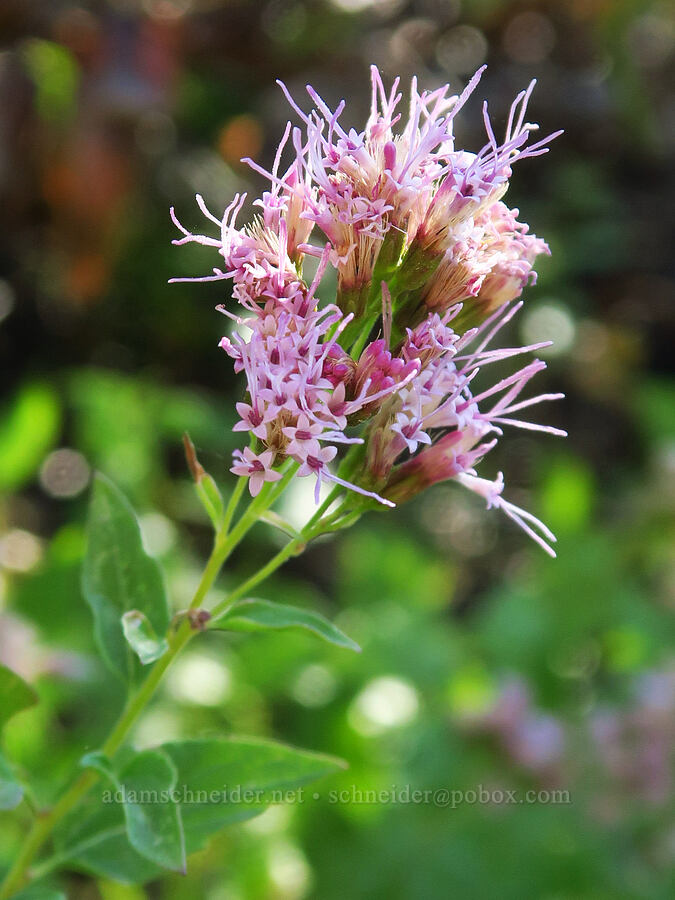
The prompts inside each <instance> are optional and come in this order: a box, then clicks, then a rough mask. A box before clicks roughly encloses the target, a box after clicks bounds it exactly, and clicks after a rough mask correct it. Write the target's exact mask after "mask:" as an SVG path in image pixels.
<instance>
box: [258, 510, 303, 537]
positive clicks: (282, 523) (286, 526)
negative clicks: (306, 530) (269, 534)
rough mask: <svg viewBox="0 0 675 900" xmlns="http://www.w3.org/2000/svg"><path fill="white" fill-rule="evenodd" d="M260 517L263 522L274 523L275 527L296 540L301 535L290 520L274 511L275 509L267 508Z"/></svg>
mask: <svg viewBox="0 0 675 900" xmlns="http://www.w3.org/2000/svg"><path fill="white" fill-rule="evenodd" d="M258 518H259V519H260V521H261V522H267V524H268V525H272V526H273V527H274V528H278V529H279V531H283V533H284V534H287V535H288V536H289V537H291V538H293V539H294V540H297V539H298V538H299V537H300V532H299V531H298V529H297V528H294V527H293V525H291V523H290V522H288V521H286V519H284V518H283V517H282V516H280V515H279V513H276V512H274V510H273V509H267V510H265V512H263V513H261V514H260V516H259V517H258Z"/></svg>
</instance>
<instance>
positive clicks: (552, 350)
mask: <svg viewBox="0 0 675 900" xmlns="http://www.w3.org/2000/svg"><path fill="white" fill-rule="evenodd" d="M576 331H577V330H576V325H575V322H574V319H573V318H572V314H571V313H570V311H569V310H568V309H567V307H565V306H563V305H562V303H557V302H549V303H542V304H540V305H538V306H537V307H535V308H534V309H531V310H528V311H527V313H526V314H525V317H524V319H523V325H522V333H523V340H524V342H525V343H526V344H536V343H538V342H539V341H553V344H552V345H551V346H550V347H545V348H544V349H543V350H538V351H537V353H539V354H541V355H542V356H562V355H563V354H565V353H567V352H568V351H569V350H570V349H571V348H572V345H573V344H574V339H575V337H576Z"/></svg>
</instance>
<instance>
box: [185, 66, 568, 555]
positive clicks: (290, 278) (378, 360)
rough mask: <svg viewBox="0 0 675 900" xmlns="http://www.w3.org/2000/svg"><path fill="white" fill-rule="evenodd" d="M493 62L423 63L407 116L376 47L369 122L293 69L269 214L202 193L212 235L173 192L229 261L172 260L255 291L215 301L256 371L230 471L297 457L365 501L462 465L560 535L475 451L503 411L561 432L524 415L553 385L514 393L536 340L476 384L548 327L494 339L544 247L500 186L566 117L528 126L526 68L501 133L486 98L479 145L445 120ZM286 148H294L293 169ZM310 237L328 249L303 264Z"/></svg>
mask: <svg viewBox="0 0 675 900" xmlns="http://www.w3.org/2000/svg"><path fill="white" fill-rule="evenodd" d="M481 74H482V70H480V71H479V72H477V73H476V75H475V76H474V77H473V78H472V79H471V81H470V83H469V85H468V86H467V87H466V89H465V90H464V91H463V92H462V94H461V95H460V96H451V95H449V88H448V86H447V85H446V86H445V87H444V88H441V89H439V90H435V91H425V92H422V93H420V92H418V89H417V85H416V82H415V81H414V80H413V84H412V88H411V98H410V112H409V117H408V121H407V123H406V125H405V127H404V128H403V129H402V130H401V131H400V132H399V133H398V134H396V133H394V127H395V125H396V124H397V123H398V122H399V120H400V118H401V116H400V113H399V112H398V107H399V104H400V101H401V94H400V93H398V79H396V80H395V82H394V85H393V87H392V89H391V91H390V92H389V93H387V92H386V91H385V88H384V85H383V83H382V79H381V77H380V74H379V72H378V71H377V69H376V68H374V67H373V69H372V106H371V114H370V117H369V119H368V122H367V124H366V127H365V129H364V131H362V132H356V131H355V130H353V129H351V130H345V129H344V128H343V127H342V126H341V124H340V121H339V120H340V116H341V113H342V111H343V108H344V105H345V104H344V101H343V102H342V103H340V104H339V106H338V107H337V109H336V110H335V111H331V110H330V109H329V108H328V106H327V105H326V104H325V103H324V101H323V100H322V99H321V97H319V96H318V94H317V93H316V92H315V91H314V90H313V89H312V88H310V87H308V88H307V90H308V93H309V95H310V98H311V99H312V100H313V102H314V108H313V109H312V110H311V111H310V112H309V113H305V112H304V111H303V110H302V109H301V108H300V107H299V106H298V105H296V103H295V101H294V100H293V99H292V97H291V96H290V94H289V93H288V91H287V89H286V88H285V86H284V85H282V89H283V90H284V93H285V94H286V97H287V99H288V100H289V102H290V104H291V106H292V108H293V109H294V111H295V112H296V114H297V115H298V116H299V118H300V121H301V123H302V127H292V126H291V123H289V124H288V126H287V128H286V130H285V133H284V136H283V138H282V141H281V143H280V145H279V148H278V151H277V154H276V157H275V160H274V165H273V167H272V170H271V171H270V172H266V171H265V170H263V169H261V168H260V166H258V165H257V164H256V163H253V162H252V161H250V160H247V162H249V163H250V165H251V166H252V167H253V168H254V169H255V170H256V171H258V172H261V173H262V174H264V175H265V177H266V178H267V179H268V180H269V182H270V189H269V190H268V191H266V192H265V193H264V194H263V196H262V198H261V199H259V200H257V201H255V205H256V206H258V207H260V208H261V210H262V212H261V215H260V216H259V217H257V218H255V219H254V221H253V223H252V224H251V225H249V226H245V227H243V228H238V227H237V226H236V218H237V214H238V213H239V211H240V210H241V207H242V205H243V203H244V201H245V196H241V197H240V196H238V195H237V196H236V197H235V199H234V201H233V203H232V204H231V205H230V206H229V207H228V208H227V210H226V211H225V214H224V215H223V217H222V219H220V218H217V217H215V216H213V215H212V214H211V213H210V212H209V210H208V209H207V207H206V205H205V203H204V201H203V200H202V198H201V197H197V202H198V204H199V206H200V209H201V210H202V212H203V213H204V215H205V216H206V217H207V218H208V219H209V220H210V221H212V222H213V223H214V225H216V226H217V228H218V235H217V236H216V237H209V236H207V235H200V234H193V233H192V232H190V231H188V230H187V229H186V228H184V227H183V226H182V225H181V224H180V222H179V221H178V219H177V218H176V216H175V214H174V212H173V210H172V211H171V213H172V217H173V219H174V222H175V223H176V225H177V227H178V228H179V229H180V231H181V232H182V235H183V236H182V237H181V238H179V239H177V240H176V241H175V242H174V243H177V244H183V243H187V242H196V243H199V244H202V245H205V246H210V247H213V248H215V249H216V250H217V251H218V252H219V254H220V255H221V257H222V259H223V261H224V262H223V264H221V267H219V268H215V269H214V270H213V274H212V275H208V276H205V277H202V278H196V279H174V280H175V281H180V280H196V281H209V280H223V279H228V280H230V281H231V282H232V294H233V296H234V298H235V300H236V301H238V303H239V305H240V307H241V308H242V309H243V310H244V311H245V313H242V314H236V313H233V312H230V311H228V310H226V309H225V308H224V307H219V309H221V311H222V312H224V313H225V314H226V315H227V316H229V317H230V318H231V319H233V320H234V322H235V329H234V331H233V334H232V336H231V337H229V338H223V340H222V341H221V347H222V348H223V349H224V350H225V351H226V352H227V353H228V354H229V356H230V357H231V358H232V359H233V360H234V367H235V371H237V372H244V373H245V375H246V383H247V398H246V402H242V403H238V404H237V412H238V414H239V416H240V421H239V422H238V423H237V425H236V426H235V430H236V431H246V432H248V433H249V434H250V437H251V446H250V447H247V448H246V449H244V450H243V451H235V464H234V466H233V468H232V471H233V472H234V473H235V474H237V475H240V476H243V477H248V479H249V488H250V491H251V493H252V494H253V495H255V494H257V493H258V492H259V491H260V490H261V488H262V486H263V484H264V482H266V481H275V480H278V479H279V478H280V472H279V466H280V465H281V463H283V461H284V460H286V459H288V458H291V459H292V460H294V461H295V463H296V464H297V467H298V468H297V475H298V476H299V477H303V476H307V475H312V476H314V477H315V479H316V496H317V499H318V496H319V490H320V486H321V483H322V481H324V480H326V481H332V482H334V483H337V484H339V485H341V486H342V487H343V488H344V489H345V491H353V492H355V493H356V494H358V495H361V499H360V500H359V499H358V498H357V497H354V504H355V506H358V505H359V504H361V505H363V504H366V505H367V504H368V503H370V502H371V501H378V502H380V503H383V504H385V505H389V506H393V505H394V504H395V502H400V501H403V500H406V499H408V498H409V497H411V496H413V495H414V494H416V493H418V492H419V491H420V490H423V489H424V488H425V487H427V486H429V485H430V484H433V483H435V482H438V481H442V480H446V479H455V480H456V481H458V482H459V483H460V484H462V485H464V486H465V487H468V488H469V489H471V490H473V491H475V492H476V493H478V494H479V495H480V496H482V497H483V498H484V499H485V500H486V501H487V504H488V506H498V507H500V508H501V509H503V510H504V512H505V513H506V514H507V515H508V516H510V517H511V518H512V519H514V520H515V521H516V522H517V523H518V524H519V525H520V526H521V527H522V528H523V529H524V530H525V531H526V532H527V533H528V534H530V535H531V536H532V537H533V538H534V539H535V540H536V541H537V542H538V543H539V544H541V545H542V546H543V547H544V548H545V549H546V550H547V552H549V553H551V554H553V551H552V550H551V548H550V546H549V544H548V543H547V541H552V540H555V538H554V537H553V535H552V534H551V533H550V532H549V531H548V529H547V528H546V527H545V526H544V525H543V524H542V523H541V522H539V521H538V520H537V519H535V518H534V516H532V515H531V514H529V513H527V512H525V511H524V510H522V509H519V508H518V507H516V506H514V505H513V504H511V503H509V502H507V501H506V500H504V499H503V498H502V496H501V494H502V490H503V481H502V478H501V475H499V476H498V478H497V479H496V480H494V481H488V480H485V479H483V478H479V477H478V475H477V473H476V469H475V467H476V465H477V464H478V463H479V462H480V460H481V459H482V458H483V457H484V456H485V454H486V453H487V452H488V451H489V450H490V449H491V448H492V447H493V446H494V445H495V443H496V442H497V439H498V438H499V437H500V436H501V434H502V426H503V425H505V424H509V425H514V426H516V427H520V428H529V429H535V430H545V431H549V432H552V433H563V432H559V431H558V430H557V429H553V428H545V427H544V426H539V425H535V424H532V423H529V422H524V421H521V420H519V419H514V418H513V415H514V414H515V413H517V412H518V411H519V410H522V409H524V408H526V407H529V406H531V405H533V404H535V403H538V402H540V401H542V400H549V399H555V398H557V397H559V396H561V395H559V394H555V395H553V394H549V395H547V394H542V395H539V396H535V397H532V398H530V399H528V400H522V401H517V400H516V398H517V397H518V395H519V394H520V392H521V390H522V389H523V388H524V387H525V385H526V384H527V383H528V382H529V380H530V379H531V378H532V377H533V376H534V375H535V374H536V373H537V372H539V371H540V370H541V369H543V368H544V367H545V366H544V363H543V362H540V361H539V360H535V361H534V362H530V363H529V364H527V365H524V366H522V367H521V368H520V369H518V371H516V372H515V373H514V374H512V375H510V376H508V377H506V378H502V379H501V380H499V381H498V382H497V383H495V384H493V385H492V386H491V387H488V388H484V389H482V390H480V391H479V392H477V393H475V394H474V393H472V388H471V384H472V382H473V379H474V377H475V376H476V375H477V374H478V372H479V370H481V369H484V368H485V367H487V366H489V365H490V364H491V363H495V362H497V361H500V360H504V359H508V358H510V357H515V356H518V355H519V354H522V353H526V352H529V351H532V350H536V349H538V347H541V346H544V345H537V346H533V347H520V348H509V349H492V348H491V347H490V344H491V342H492V341H493V339H494V338H495V336H496V335H497V334H498V333H499V332H500V330H501V329H502V327H503V326H504V325H505V324H506V323H507V322H508V321H509V320H510V319H511V318H512V316H513V315H514V314H515V313H516V311H517V310H518V309H519V308H520V306H521V303H513V301H515V300H516V299H517V298H518V297H519V296H520V294H521V292H522V290H523V288H524V286H525V285H526V284H527V283H528V282H531V281H533V280H534V272H533V269H532V267H533V263H534V260H535V258H536V256H537V255H538V254H540V253H546V252H548V248H547V246H546V244H545V243H544V242H543V241H542V240H540V239H539V238H536V237H534V236H532V235H530V234H529V233H528V229H527V226H526V225H524V224H521V223H519V222H518V221H517V218H516V217H517V215H518V211H517V210H510V209H509V208H508V207H507V206H505V205H504V203H502V202H501V198H502V197H503V195H504V193H505V192H506V189H507V187H508V180H509V178H510V176H511V167H512V165H513V163H514V162H515V161H516V160H517V159H522V158H524V157H527V156H536V155H539V154H541V153H544V152H546V150H547V146H546V145H547V144H548V142H549V141H550V140H551V139H552V138H553V137H555V135H550V136H548V137H547V138H544V139H543V140H540V141H538V142H535V143H531V142H530V136H531V133H532V132H533V131H534V130H535V126H534V125H531V124H528V123H526V122H525V114H526V109H527V103H528V100H529V97H530V94H531V92H532V88H533V84H531V85H530V86H529V87H528V89H527V90H526V91H523V92H521V94H519V95H518V97H517V98H516V100H515V101H514V103H513V106H512V108H511V113H510V116H509V121H508V125H507V131H506V135H505V138H504V141H503V142H502V143H501V144H498V142H497V140H496V138H495V136H494V133H493V130H492V126H491V124H490V119H489V117H488V115H487V109H486V107H485V106H484V108H483V115H484V121H485V127H486V130H487V137H488V141H487V143H486V145H485V147H484V148H483V149H482V150H480V151H479V152H478V153H477V154H472V153H468V152H466V151H462V150H456V149H455V144H454V138H453V120H454V117H455V116H456V114H457V113H458V112H459V110H460V109H461V108H462V106H463V105H464V104H465V102H466V101H467V99H468V98H469V96H470V94H471V93H472V92H473V90H474V89H475V87H476V85H477V83H478V80H479V79H480V76H481ZM289 139H290V143H289ZM285 152H288V153H290V156H291V160H290V165H289V166H288V167H287V168H286V169H285V170H283V171H282V167H281V160H282V158H283V156H284V153H285ZM315 237H318V242H314V243H312V239H315ZM307 256H313V257H316V258H317V259H318V265H317V268H316V274H315V276H314V278H313V280H312V281H311V283H309V284H308V283H307V281H306V280H305V279H304V277H303V274H302V268H303V263H304V261H305V258H306V257H307ZM329 266H331V267H333V268H334V269H335V270H336V272H337V282H338V289H337V297H336V301H335V303H330V304H321V303H319V302H318V300H317V296H316V295H317V290H318V288H319V285H320V283H321V281H322V278H323V276H324V273H325V272H326V269H327V268H328V267H329ZM340 444H353V445H357V446H356V447H355V448H353V450H352V452H351V453H350V454H349V457H351V463H350V465H349V474H350V480H349V481H347V480H345V479H344V478H342V477H340V474H339V473H340V470H339V469H338V472H337V473H336V472H334V471H333V469H332V467H331V463H333V461H334V459H335V457H336V455H337V452H338V445H340ZM365 498H368V500H366V499H365Z"/></svg>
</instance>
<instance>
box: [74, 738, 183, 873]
mask: <svg viewBox="0 0 675 900" xmlns="http://www.w3.org/2000/svg"><path fill="white" fill-rule="evenodd" d="M82 765H84V766H87V767H90V768H94V769H96V770H97V771H98V772H100V773H101V774H102V775H103V776H104V777H106V778H107V779H108V780H109V781H110V782H111V784H112V785H113V787H114V788H115V791H116V792H118V794H119V798H117V799H121V800H122V802H123V808H124V819H125V822H126V831H127V837H128V839H129V843H130V844H131V846H132V847H133V848H134V850H136V851H137V852H138V853H140V854H141V856H143V857H145V858H146V859H149V860H150V861H151V862H153V863H155V864H156V865H158V866H162V867H163V868H167V869H173V870H176V871H180V872H184V871H185V840H184V837H183V826H182V822H181V814H180V805H179V803H177V802H176V800H175V799H174V796H173V795H172V792H173V791H174V789H175V788H176V781H177V777H178V773H177V771H176V767H175V766H174V764H173V762H172V761H171V759H170V758H169V757H168V756H167V755H166V754H165V753H164V752H163V751H162V750H161V749H158V750H143V751H141V752H140V753H135V754H133V756H132V757H131V758H130V759H129V760H128V761H127V763H126V765H125V766H124V767H123V768H122V769H121V770H120V771H117V770H116V769H115V768H114V767H113V765H112V763H111V762H110V761H109V760H108V759H107V758H106V757H105V756H103V755H102V754H101V753H88V754H87V755H86V756H84V757H83V758H82Z"/></svg>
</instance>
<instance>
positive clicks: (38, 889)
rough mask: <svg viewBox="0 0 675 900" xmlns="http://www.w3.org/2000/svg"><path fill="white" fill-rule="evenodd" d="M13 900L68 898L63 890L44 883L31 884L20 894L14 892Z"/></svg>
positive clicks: (63, 899) (62, 899)
mask: <svg viewBox="0 0 675 900" xmlns="http://www.w3.org/2000/svg"><path fill="white" fill-rule="evenodd" d="M13 900H67V897H66V895H65V894H64V893H63V891H59V890H58V889H57V888H53V887H47V885H43V884H31V885H30V886H29V887H27V888H25V889H24V890H23V891H19V893H18V894H13Z"/></svg>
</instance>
